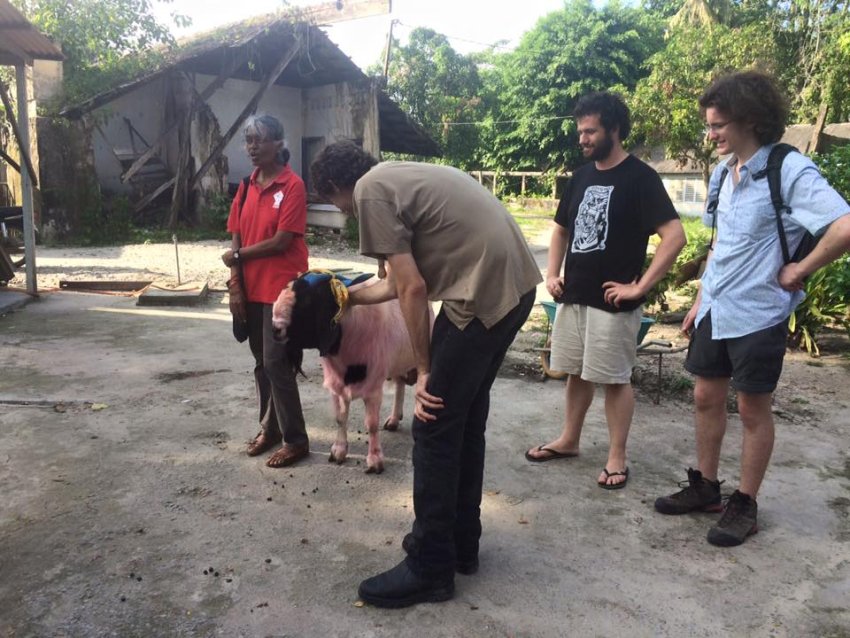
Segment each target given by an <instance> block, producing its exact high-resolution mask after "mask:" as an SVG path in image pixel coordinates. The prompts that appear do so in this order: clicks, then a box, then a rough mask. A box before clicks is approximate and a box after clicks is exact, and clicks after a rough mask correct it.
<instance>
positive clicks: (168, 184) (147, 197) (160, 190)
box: [135, 177, 177, 213]
mask: <svg viewBox="0 0 850 638" xmlns="http://www.w3.org/2000/svg"><path fill="white" fill-rule="evenodd" d="M176 180H177V178H176V177H172V178H171V179H170V180H168V181H167V182H165V183H164V184H162V185H161V186H160V187H159V188H157V189H156V190H155V191H153V192H152V193H148V194H147V195H145V196H144V197H143V198H142V199H141V200H140V201H139V203H138V204H136V208H135V211H136V212H137V213H138V212H139V211H141V210H142V209H143V208H144V207H145V206H147V205H148V204H150V203H151V202H152V201H153V200H155V199H156V198H157V197H159V196H160V195H161V194H162V193H164V192H165V191H167V190H168V189H169V188H171V187H172V186H174V182H175V181H176Z"/></svg>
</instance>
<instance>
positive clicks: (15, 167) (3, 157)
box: [0, 148, 21, 173]
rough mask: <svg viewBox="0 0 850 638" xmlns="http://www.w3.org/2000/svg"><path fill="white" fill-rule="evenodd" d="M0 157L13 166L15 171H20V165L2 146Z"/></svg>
mask: <svg viewBox="0 0 850 638" xmlns="http://www.w3.org/2000/svg"><path fill="white" fill-rule="evenodd" d="M0 158H2V159H3V161H4V162H6V163H7V164H8V165H9V166H11V167H12V168H14V169H15V170H16V171H17V172H19V173H20V172H21V165H20V164H18V163H17V162H16V161H15V160H13V159H12V158H11V157H9V154H8V153H6V151H4V150H3V149H2V148H0Z"/></svg>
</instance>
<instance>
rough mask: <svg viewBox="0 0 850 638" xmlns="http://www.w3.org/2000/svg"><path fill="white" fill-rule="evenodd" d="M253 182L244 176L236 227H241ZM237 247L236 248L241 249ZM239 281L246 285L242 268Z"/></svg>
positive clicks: (240, 239)
mask: <svg viewBox="0 0 850 638" xmlns="http://www.w3.org/2000/svg"><path fill="white" fill-rule="evenodd" d="M250 184H251V177H250V176H249V177H243V178H242V190H241V191H240V195H239V208H238V210H237V213H236V227H237V228H239V222H240V221H241V220H242V209H243V208H244V207H245V200H246V199H247V198H248V186H250ZM239 248H242V234H241V233H240V234H239ZM239 248H237V249H236V250H239ZM239 283H240V284H241V285H242V286H243V287H244V286H245V282H244V281H243V279H242V268H241V267H240V268H239Z"/></svg>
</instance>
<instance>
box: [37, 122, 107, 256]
mask: <svg viewBox="0 0 850 638" xmlns="http://www.w3.org/2000/svg"><path fill="white" fill-rule="evenodd" d="M91 135H92V131H91V130H90V128H87V126H86V124H85V122H84V121H82V120H79V121H75V120H66V119H64V118H47V117H39V118H38V146H39V152H40V155H41V172H40V176H39V179H40V189H39V190H40V192H41V200H42V212H41V227H40V237H41V240H42V241H64V240H67V239H70V238H72V237H73V236H74V233H75V231H77V230H79V228H80V220H81V218H82V216H83V215H84V214H86V213H87V212H90V211H99V210H100V207H101V196H100V185H99V184H98V178H97V173H96V172H95V159H94V155H93V153H92V145H91Z"/></svg>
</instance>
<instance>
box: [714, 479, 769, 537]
mask: <svg viewBox="0 0 850 638" xmlns="http://www.w3.org/2000/svg"><path fill="white" fill-rule="evenodd" d="M758 511H759V508H758V505H757V504H756V500H755V499H754V498H752V497H751V496H748V495H747V494H744V493H743V492H739V491H738V490H735V491H734V492H732V496H730V497H729V501H728V502H727V503H726V510H725V511H724V512H723V516H721V517H720V520H719V521H717V525H715V526H714V527H712V528H711V529H710V530H708V542H709V543H711V544H712V545H717V546H719V547H734V546H736V545H740V544H741V543H743V542H744V541H745V540H746V538H747V536H750V535H751V534H755V533H756V532H757V531H759V528H758V523H757V521H756V518H757V517H758Z"/></svg>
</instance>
